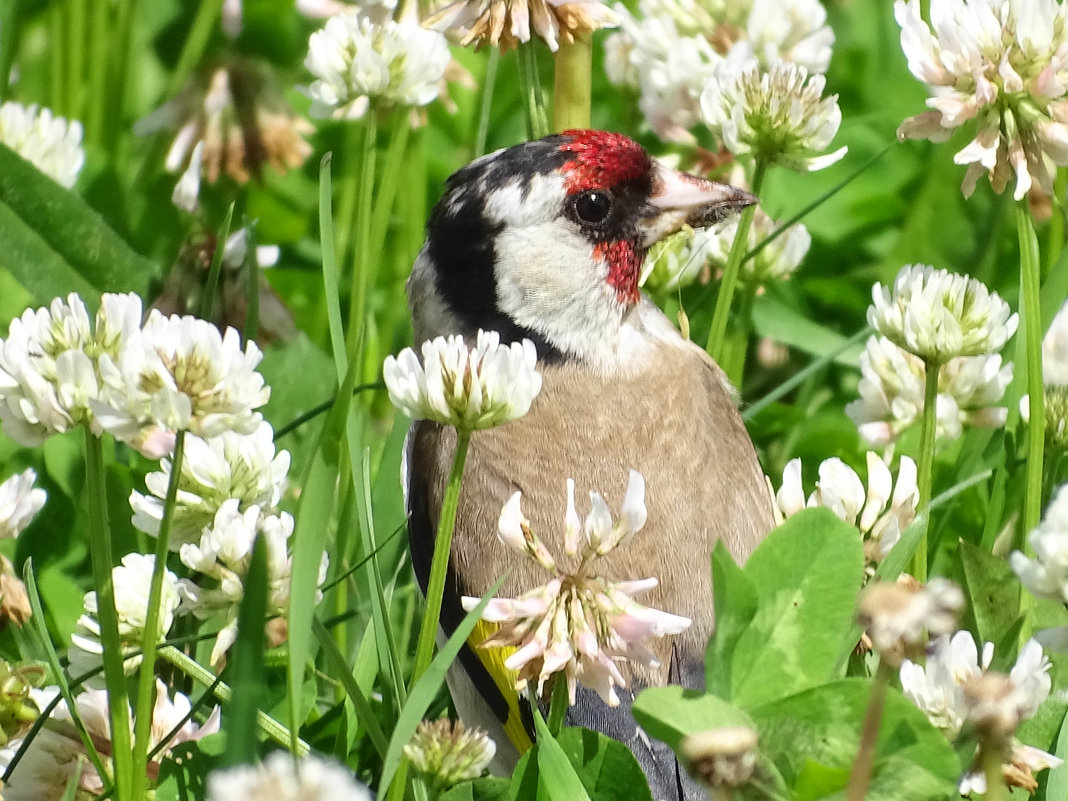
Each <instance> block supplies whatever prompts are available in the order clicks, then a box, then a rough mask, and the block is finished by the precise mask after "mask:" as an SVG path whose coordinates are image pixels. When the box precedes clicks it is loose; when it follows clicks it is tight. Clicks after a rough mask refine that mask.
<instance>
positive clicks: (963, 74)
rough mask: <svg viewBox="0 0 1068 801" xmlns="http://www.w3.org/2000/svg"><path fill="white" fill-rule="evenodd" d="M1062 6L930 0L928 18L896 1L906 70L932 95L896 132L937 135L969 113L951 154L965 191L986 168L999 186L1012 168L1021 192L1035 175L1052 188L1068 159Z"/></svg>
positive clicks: (913, 4)
mask: <svg viewBox="0 0 1068 801" xmlns="http://www.w3.org/2000/svg"><path fill="white" fill-rule="evenodd" d="M1065 15H1066V11H1065V5H1064V4H1063V3H1059V2H1057V1H1056V0H981V1H980V0H932V2H931V23H932V24H931V26H930V27H929V26H928V25H927V23H925V22H924V21H923V19H922V18H921V17H920V3H919V0H909V2H907V3H906V2H903V0H898V1H897V2H896V3H895V4H894V16H895V17H896V18H897V21H898V24H899V25H900V26H901V48H902V49H903V50H904V51H905V55H906V57H907V58H908V65H909V70H910V71H911V72H912V74H913V75H915V76H916V77H917V78H918V79H919V80H921V81H923V82H924V83H926V84H927V85H928V86H929V87H930V89H931V92H932V94H933V95H934V96H933V97H931V98H930V99H928V101H927V105H928V106H929V107H930V108H931V109H932V111H928V112H925V113H923V114H918V115H916V116H915V117H911V118H910V119H908V120H906V121H905V122H904V123H903V124H902V125H901V127H900V128H899V129H898V135H899V136H900V137H902V138H910V139H930V140H932V141H936V142H943V141H945V140H946V139H948V138H949V136H950V134H952V133H953V131H954V130H955V129H957V128H959V127H962V126H964V125H969V124H970V123H971V121H972V120H974V121H975V137H974V138H973V139H972V141H971V142H969V143H968V144H967V145H966V146H965V147H964V148H963V149H962V150H960V151H959V152H958V153H957V154H956V156H955V158H954V161H956V162H957V163H958V164H967V165H969V166H968V171H967V173H966V174H965V176H964V182H963V184H962V185H961V190H962V191H963V192H964V195H965V197H967V196H970V195H971V194H972V192H973V191H974V190H975V184H976V182H977V181H978V180H979V177H980V176H981V175H982V174H983V173H989V176H990V182H991V184H992V185H993V187H994V191H996V192H998V193H999V194H1000V193H1001V192H1002V191H1003V190H1004V188H1005V186H1006V185H1007V184H1008V182H1009V181H1010V179H1011V178H1012V177H1013V174H1014V173H1015V177H1016V187H1015V191H1014V193H1013V194H1014V196H1015V198H1016V199H1017V200H1020V199H1021V198H1023V197H1024V196H1025V195H1026V194H1027V192H1028V190H1029V189H1030V188H1031V186H1032V185H1033V183H1034V182H1036V181H1037V183H1038V184H1039V186H1041V187H1042V189H1043V190H1044V191H1045V192H1046V194H1052V193H1053V184H1052V181H1051V179H1050V172H1051V167H1052V165H1053V164H1059V165H1064V164H1068V99H1066V98H1065V95H1066V93H1068V61H1066V60H1065V52H1064V50H1065V47H1064V42H1065V36H1066V33H1068V31H1066V28H1065Z"/></svg>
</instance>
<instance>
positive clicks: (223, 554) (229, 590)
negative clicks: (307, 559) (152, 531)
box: [178, 498, 329, 667]
mask: <svg viewBox="0 0 1068 801" xmlns="http://www.w3.org/2000/svg"><path fill="white" fill-rule="evenodd" d="M292 534H293V517H292V515H289V514H287V513H286V512H281V513H279V514H264V513H263V512H262V511H261V510H260V508H259V507H258V506H255V505H252V506H249V507H247V508H246V509H244V510H242V509H241V508H240V502H239V501H238V499H236V498H231V499H230V500H227V501H224V502H223V503H222V504H221V505H220V506H219V510H218V512H216V514H215V519H214V521H213V523H212V525H210V526H207V527H205V528H204V531H203V534H202V535H201V537H200V540H199V542H197V543H186V544H184V545H182V546H181V548H180V550H179V557H180V558H181V560H182V564H184V565H185V566H186V567H188V568H189V569H190V570H192V571H194V572H196V573H199V574H201V575H200V576H199V577H198V578H197V579H196V580H195V581H194V580H191V579H181V580H180V581H179V584H178V590H179V592H180V593H181V596H182V610H183V611H186V612H190V613H192V614H193V615H195V616H196V617H197V618H199V619H201V620H205V619H207V618H210V617H215V616H221V617H222V618H223V621H224V625H223V628H222V629H221V630H220V631H219V634H218V636H217V637H216V640H215V645H214V647H213V648H212V652H211V664H212V665H214V666H216V667H218V666H219V665H220V664H221V663H222V658H223V656H224V654H225V653H226V652H227V651H228V650H229V649H230V646H231V645H233V644H234V641H235V640H236V639H237V614H238V609H239V607H240V604H241V600H242V598H244V596H245V578H246V576H247V575H248V569H249V565H250V564H251V561H252V550H253V546H254V545H255V542H256V538H257V537H262V538H263V541H264V544H265V546H266V549H267V612H268V614H270V615H278V614H283V613H285V611H286V610H287V609H288V608H289V596H290V578H291V575H292V568H293V559H292V556H291V554H290V550H289V538H290V536H292ZM328 565H329V560H328V557H327V554H326V552H324V553H323V556H322V560H321V562H320V565H319V578H318V584H320V585H321V584H322V583H323V582H324V581H325V580H326V571H327V567H328ZM321 597H322V594H321V593H320V594H319V595H317V600H318V599H320V598H321Z"/></svg>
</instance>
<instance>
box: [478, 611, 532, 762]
mask: <svg viewBox="0 0 1068 801" xmlns="http://www.w3.org/2000/svg"><path fill="white" fill-rule="evenodd" d="M496 631H497V625H496V624H495V623H488V622H486V621H485V620H480V621H478V623H476V624H475V630H474V631H472V632H471V636H470V637H468V638H467V644H468V645H470V646H471V650H472V651H474V652H475V655H476V656H477V657H478V659H479V661H480V662H481V663H482V664H483V665H484V666H485V668H486V670H487V671H489V674H490V676H491V677H492V678H493V683H494V684H496V685H497V689H498V690H500V691H501V695H503V696H504V697H505V698H506V699H507V701H508V719H507V720H506V721H504V731H505V734H507V735H508V739H509V740H511V741H512V745H514V746H515V747H516V749H517V750H518V751H519V753H520V754H523V753H526V752H527V751H528V750H529V749H530V747H531V746H532V745H534V743H533V741H532V740H531V739H530V734H528V733H527V729H526V726H524V725H523V719H522V717H521V716H520V714H519V693H518V692H517V691H516V689H515V681H516V677H517V676H518V672H517V671H515V670H509V669H508V668H506V667H505V666H504V661H505V660H506V659H507V658H508V657H510V656H511V655H512V654H514V653H515V652H516V649H515V648H514V647H506V648H480V647H479V646H480V645H481V644H482V643H484V642H485V641H486V639H487V638H489V637H490V636H491V635H492V634H493V633H494V632H496Z"/></svg>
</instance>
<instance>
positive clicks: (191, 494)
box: [130, 421, 290, 550]
mask: <svg viewBox="0 0 1068 801" xmlns="http://www.w3.org/2000/svg"><path fill="white" fill-rule="evenodd" d="M289 461H290V460H289V452H288V451H278V452H277V454H276V453H275V448H274V429H272V428H271V425H270V423H267V422H266V421H263V422H261V423H260V424H259V426H258V427H257V428H256V430H255V431H253V432H252V433H251V434H238V433H235V432H233V431H226V432H224V433H222V434H220V435H219V436H217V437H210V438H208V439H203V438H201V437H197V436H193V435H189V436H187V437H186V439H185V457H184V458H183V459H182V470H181V475H180V476H179V478H178V495H177V501H176V504H175V507H174V516H173V518H172V520H171V532H170V547H171V548H172V549H173V550H178V548H179V547H181V545H183V544H184V543H191V542H199V540H200V536H201V533H202V532H203V530H204V528H205V526H211V525H212V523H213V522H214V520H215V514H216V512H218V511H219V508H220V507H221V506H222V504H223V503H224V502H225V501H227V500H230V499H236V500H237V501H238V504H239V508H240V509H241V511H244V510H246V509H248V508H249V507H250V506H257V507H259V509H260V510H261V511H262V512H266V513H270V512H273V511H274V510H275V509H276V507H277V506H278V503H279V501H280V500H281V499H282V493H283V492H284V491H285V488H286V483H287V478H286V476H287V474H288V472H289ZM160 467H161V468H162V469H161V470H159V471H158V472H155V473H149V474H148V475H147V476H145V486H146V487H147V488H148V491H149V493H151V494H150V495H143V494H141V493H140V492H138V491H137V490H134V491H133V492H131V493H130V506H131V507H132V508H133V524H134V526H135V527H136V528H138V529H140V530H141V531H144V532H145V533H146V534H151V535H152V536H156V535H157V534H159V527H160V523H161V521H162V520H163V508H164V499H165V498H166V497H167V487H168V485H169V484H170V480H171V461H170V460H169V459H166V458H165V459H163V460H162V461H161V463H160Z"/></svg>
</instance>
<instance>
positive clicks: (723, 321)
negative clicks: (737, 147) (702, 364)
mask: <svg viewBox="0 0 1068 801" xmlns="http://www.w3.org/2000/svg"><path fill="white" fill-rule="evenodd" d="M766 172H767V164H765V163H764V162H763V161H757V163H756V167H755V168H754V170H753V181H752V191H753V194H755V195H756V194H759V193H760V187H761V186H762V185H763V183H764V176H765V174H766ZM755 213H756V206H749V207H748V208H746V209H744V210H743V211H742V214H741V217H740V218H739V219H738V230H737V232H736V233H735V234H734V241H733V242H732V243H731V250H730V253H729V254H728V255H727V266H726V267H724V268H723V280H722V281H721V282H720V285H719V295H718V296H717V297H716V310H715V311H714V312H713V313H712V327H711V329H710V330H709V332H708V345H707V346H706V348H705V350H707V351H708V353H709V355H710V356H711V357H712V358H713V359H715V360H716V361H719V359H720V358H722V356H723V343H724V340H725V339H726V335H727V320H728V319H729V318H730V312H731V301H732V300H733V298H734V290H735V288H736V287H737V285H738V274H739V273H740V272H741V268H742V257H743V256H744V255H745V251H746V248H747V247H748V245H749V227H750V226H751V225H752V224H753V215H754V214H755Z"/></svg>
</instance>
